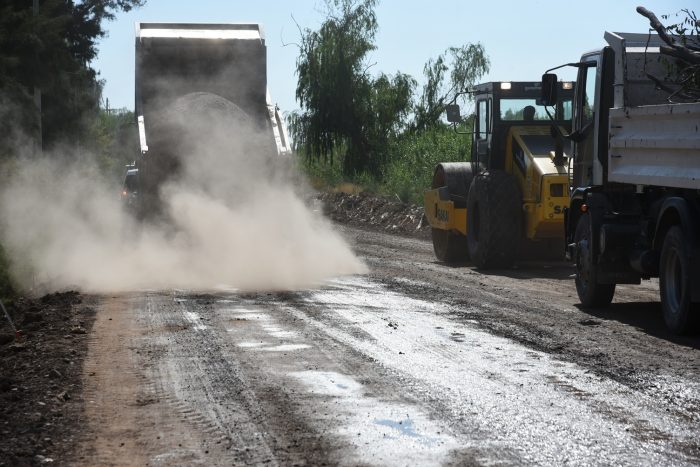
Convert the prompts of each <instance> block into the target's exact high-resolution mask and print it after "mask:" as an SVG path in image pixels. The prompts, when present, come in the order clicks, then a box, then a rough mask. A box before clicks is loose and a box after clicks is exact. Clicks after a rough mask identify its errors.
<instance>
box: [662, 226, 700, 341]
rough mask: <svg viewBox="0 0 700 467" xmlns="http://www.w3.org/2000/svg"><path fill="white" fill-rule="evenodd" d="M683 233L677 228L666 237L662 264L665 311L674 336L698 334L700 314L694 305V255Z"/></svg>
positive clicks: (665, 319)
mask: <svg viewBox="0 0 700 467" xmlns="http://www.w3.org/2000/svg"><path fill="white" fill-rule="evenodd" d="M688 250H689V242H688V241H686V238H685V235H684V234H683V229H681V227H679V226H673V227H671V228H670V229H669V231H668V232H667V233H666V236H665V237H664V243H663V247H662V248H661V258H660V262H659V292H660V295H661V309H662V310H663V314H664V321H665V322H666V326H667V327H668V329H669V330H670V331H671V332H672V333H674V334H680V335H682V334H690V333H693V332H694V331H697V328H698V321H700V313H699V311H700V310H698V307H697V305H694V304H693V303H692V301H691V290H690V289H691V281H690V258H689V256H690V251H688Z"/></svg>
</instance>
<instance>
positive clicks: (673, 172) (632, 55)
mask: <svg viewBox="0 0 700 467" xmlns="http://www.w3.org/2000/svg"><path fill="white" fill-rule="evenodd" d="M605 40H606V42H607V45H606V46H604V47H602V48H601V49H599V50H595V51H592V52H588V53H585V54H584V55H583V56H582V57H581V59H580V61H579V62H577V63H574V64H568V65H574V66H576V67H577V68H578V78H577V81H576V90H575V98H574V112H573V113H574V119H573V133H572V134H571V135H569V136H568V138H569V139H570V140H571V141H572V142H571V154H572V156H573V164H572V166H573V184H572V185H573V186H572V192H571V199H570V203H569V207H568V208H567V210H566V213H565V223H564V226H565V231H566V233H565V235H566V245H567V246H566V255H567V257H568V258H569V259H570V260H572V261H573V262H575V264H576V279H575V280H576V290H577V292H578V296H579V299H580V300H581V303H582V305H584V306H586V307H602V306H607V305H608V304H610V302H611V301H612V299H613V295H614V293H615V287H616V284H639V283H640V282H641V280H642V279H649V278H651V277H659V287H660V296H661V305H662V310H663V316H664V320H665V322H666V325H667V327H668V328H669V329H670V330H671V331H672V332H674V333H686V332H689V331H691V330H693V329H695V326H696V325H697V323H698V321H699V320H700V312H699V311H700V310H698V303H700V191H699V190H700V103H698V102H686V103H670V102H669V101H670V99H669V97H670V96H672V95H675V96H676V97H678V93H677V90H678V82H677V81H676V80H675V79H674V78H673V72H672V66H671V64H672V63H673V59H672V57H670V56H668V55H665V54H664V50H665V48H666V45H665V44H664V41H662V40H661V38H660V37H659V36H658V35H656V34H647V33H644V34H628V33H613V32H606V33H605ZM562 66H566V65H562ZM557 68H559V67H557ZM556 83H557V77H556V75H555V74H553V73H546V74H545V75H544V76H543V78H542V85H543V86H542V89H543V101H546V102H545V103H546V104H552V105H557V102H558V99H557V98H556V91H557V87H556Z"/></svg>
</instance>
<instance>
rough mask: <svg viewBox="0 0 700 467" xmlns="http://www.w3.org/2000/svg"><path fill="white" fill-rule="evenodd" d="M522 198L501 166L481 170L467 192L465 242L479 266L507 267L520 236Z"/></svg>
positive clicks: (512, 179) (513, 180)
mask: <svg viewBox="0 0 700 467" xmlns="http://www.w3.org/2000/svg"><path fill="white" fill-rule="evenodd" d="M522 228H523V226H522V198H521V194H520V190H519V189H518V186H517V184H516V181H515V178H514V177H513V176H512V175H511V174H508V173H506V172H504V171H502V170H489V171H486V172H483V173H481V174H479V175H477V176H476V177H474V181H473V182H472V185H471V188H470V189H469V195H468V196H467V246H468V249H469V256H470V257H471V260H472V262H473V263H474V264H475V265H476V266H477V267H478V268H482V269H487V268H498V267H508V266H511V265H512V264H513V262H514V261H515V255H516V250H517V245H519V244H520V240H521V237H522Z"/></svg>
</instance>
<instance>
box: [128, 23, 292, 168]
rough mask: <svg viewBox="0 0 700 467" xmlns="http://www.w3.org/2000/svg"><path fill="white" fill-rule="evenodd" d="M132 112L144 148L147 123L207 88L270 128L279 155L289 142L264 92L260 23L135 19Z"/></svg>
mask: <svg viewBox="0 0 700 467" xmlns="http://www.w3.org/2000/svg"><path fill="white" fill-rule="evenodd" d="M135 68H136V83H135V84H136V89H135V91H136V115H137V118H138V119H139V134H140V137H141V143H142V147H141V149H142V152H144V153H145V152H147V151H148V149H149V148H148V140H149V137H148V136H149V130H150V129H151V122H152V121H153V120H154V119H158V112H160V111H161V109H163V108H164V107H166V106H168V105H169V104H171V103H172V102H173V101H174V100H176V99H177V98H179V97H181V96H184V95H187V94H190V93H194V92H208V93H212V94H215V95H217V96H221V97H222V98H224V99H226V100H228V101H230V102H232V103H233V104H235V105H236V106H238V107H239V108H240V109H241V110H242V111H243V112H245V113H246V114H247V115H248V116H250V117H251V118H252V119H253V120H254V121H255V122H256V123H257V124H258V126H260V127H262V128H263V129H265V130H267V131H269V133H270V137H271V139H273V140H274V142H275V147H276V148H277V152H278V154H287V153H289V152H290V148H289V140H288V137H287V134H286V130H285V128H284V125H283V123H282V119H281V117H280V115H279V112H278V111H277V109H276V107H275V106H274V105H273V104H272V103H271V102H270V98H269V95H268V92H267V48H266V45H265V37H264V34H263V30H262V28H261V26H260V25H258V24H195V23H136V67H135Z"/></svg>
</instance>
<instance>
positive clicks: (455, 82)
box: [411, 44, 490, 131]
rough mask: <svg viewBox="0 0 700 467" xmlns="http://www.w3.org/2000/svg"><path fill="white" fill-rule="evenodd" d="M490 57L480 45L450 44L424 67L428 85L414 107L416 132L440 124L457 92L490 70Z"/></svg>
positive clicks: (426, 84)
mask: <svg viewBox="0 0 700 467" xmlns="http://www.w3.org/2000/svg"><path fill="white" fill-rule="evenodd" d="M489 67H490V62H489V59H488V57H487V55H486V51H485V50H484V46H483V45H481V44H466V45H463V46H462V47H450V48H449V49H447V50H446V51H445V52H443V53H442V54H440V55H438V57H437V58H435V59H430V60H428V62H427V63H426V64H425V66H424V67H423V74H424V75H425V84H424V85H423V92H422V94H421V96H420V99H419V101H418V102H417V104H416V106H415V119H414V122H413V124H412V125H411V128H412V130H413V131H423V130H425V129H428V128H434V127H436V126H438V125H439V124H441V116H442V114H443V113H444V112H445V105H447V104H449V103H450V102H452V101H454V99H455V97H456V96H457V93H459V92H461V91H465V90H468V89H469V88H470V87H472V86H473V85H475V84H477V83H478V81H479V79H481V77H482V76H484V74H486V73H488V71H489Z"/></svg>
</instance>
